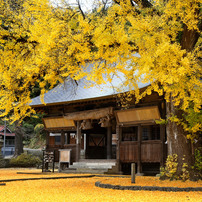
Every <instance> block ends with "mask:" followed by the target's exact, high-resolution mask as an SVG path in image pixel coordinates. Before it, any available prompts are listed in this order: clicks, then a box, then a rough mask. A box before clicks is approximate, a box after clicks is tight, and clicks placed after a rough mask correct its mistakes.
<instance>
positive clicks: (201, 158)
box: [192, 147, 202, 179]
mask: <svg viewBox="0 0 202 202" xmlns="http://www.w3.org/2000/svg"><path fill="white" fill-rule="evenodd" d="M194 159H195V162H194V166H193V167H192V169H193V170H194V175H195V177H196V178H198V179H202V147H199V148H198V149H196V150H195V154H194Z"/></svg>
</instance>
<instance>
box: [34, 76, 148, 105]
mask: <svg viewBox="0 0 202 202" xmlns="http://www.w3.org/2000/svg"><path fill="white" fill-rule="evenodd" d="M123 80H125V78H124V77H123V75H122V76H121V75H119V76H112V81H111V82H106V84H102V85H91V84H92V82H91V83H90V82H89V81H87V80H86V78H83V79H81V80H79V81H77V83H76V82H75V81H73V80H71V79H66V80H65V82H64V83H62V84H59V85H58V86H56V87H55V88H53V89H52V90H50V91H48V92H47V93H46V94H45V95H44V102H45V103H46V104H55V103H64V102H72V101H82V100H86V99H93V98H100V97H105V96H110V95H114V94H117V93H120V92H126V91H128V90H129V89H128V88H127V87H123V85H122V84H123ZM90 85H91V87H90ZM148 85H149V84H148V83H147V84H143V83H138V87H139V88H143V87H145V86H148ZM117 89H119V90H117ZM120 89H121V90H120ZM30 105H31V106H36V105H37V106H38V105H43V104H42V102H41V99H40V96H38V97H36V98H34V99H32V102H31V104H30Z"/></svg>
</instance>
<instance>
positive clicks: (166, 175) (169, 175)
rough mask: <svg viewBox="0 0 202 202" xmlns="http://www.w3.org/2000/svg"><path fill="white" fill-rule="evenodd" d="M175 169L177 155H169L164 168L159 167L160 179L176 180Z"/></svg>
mask: <svg viewBox="0 0 202 202" xmlns="http://www.w3.org/2000/svg"><path fill="white" fill-rule="evenodd" d="M177 167H178V162H177V154H173V155H169V156H168V157H167V160H166V165H165V168H163V167H161V169H160V179H162V180H164V179H170V180H174V179H178V176H177Z"/></svg>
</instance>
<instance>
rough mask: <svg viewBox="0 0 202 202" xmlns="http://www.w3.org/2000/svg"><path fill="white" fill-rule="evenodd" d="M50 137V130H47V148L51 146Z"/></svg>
mask: <svg viewBox="0 0 202 202" xmlns="http://www.w3.org/2000/svg"><path fill="white" fill-rule="evenodd" d="M49 138H50V132H48V131H47V132H46V149H47V148H48V146H49Z"/></svg>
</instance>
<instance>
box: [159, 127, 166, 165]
mask: <svg viewBox="0 0 202 202" xmlns="http://www.w3.org/2000/svg"><path fill="white" fill-rule="evenodd" d="M165 133H166V127H165V125H162V124H161V125H160V139H161V145H162V148H161V162H160V165H161V166H164V161H165V158H166V154H165Z"/></svg>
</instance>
